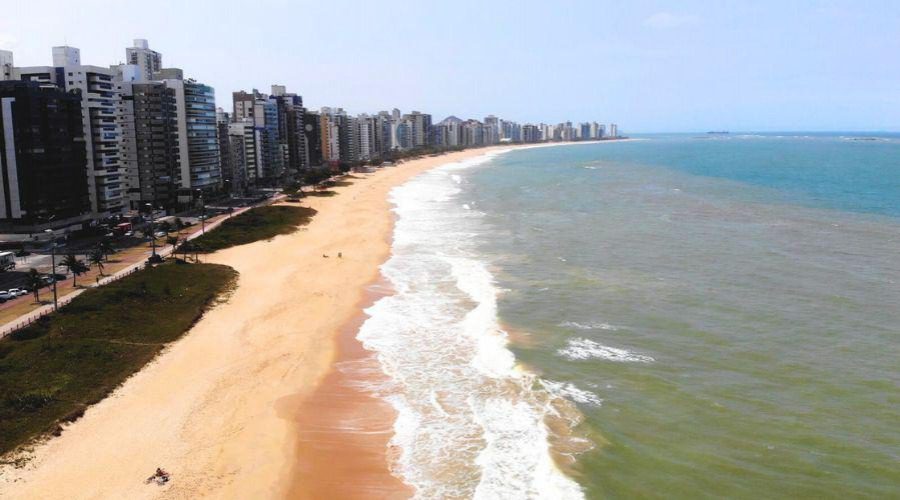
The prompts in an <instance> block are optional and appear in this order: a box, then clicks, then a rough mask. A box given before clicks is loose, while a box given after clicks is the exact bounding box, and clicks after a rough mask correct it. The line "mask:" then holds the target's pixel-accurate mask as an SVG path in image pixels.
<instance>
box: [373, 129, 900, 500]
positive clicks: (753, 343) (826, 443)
mask: <svg viewBox="0 0 900 500" xmlns="http://www.w3.org/2000/svg"><path fill="white" fill-rule="evenodd" d="M392 198H393V202H394V204H395V206H396V213H397V216H398V222H397V225H396V228H395V234H394V237H395V241H394V252H393V256H392V258H391V259H390V260H389V261H388V262H387V263H386V264H385V266H384V267H383V273H384V275H385V277H386V279H387V280H388V281H389V282H390V283H391V284H392V285H393V287H394V289H395V291H396V294H394V295H392V296H389V297H386V298H383V299H381V300H379V301H378V302H377V303H375V304H374V305H373V306H372V307H371V308H370V309H369V311H368V313H369V314H370V316H371V317H370V318H369V320H368V321H366V323H365V324H364V325H363V327H362V328H361V330H360V333H359V338H360V339H361V340H362V341H363V343H364V345H366V346H367V347H368V348H369V349H371V350H373V351H374V352H375V353H376V355H377V357H378V360H379V362H380V364H381V366H382V368H383V369H384V371H385V372H386V373H387V374H388V375H389V378H390V379H391V383H390V384H389V385H388V386H386V387H382V388H379V389H378V391H379V393H380V395H381V396H382V397H384V398H386V399H387V400H389V401H390V402H391V403H392V404H393V405H394V407H395V408H396V409H397V410H398V415H399V417H398V419H397V422H396V425H395V429H396V436H395V438H394V440H393V443H392V444H393V445H395V446H396V447H397V449H398V450H399V451H400V455H399V457H400V458H399V459H398V463H397V464H395V471H396V473H397V474H398V475H400V476H401V477H402V478H403V479H404V480H406V481H407V482H408V483H410V484H412V485H413V486H415V487H416V490H417V495H418V497H419V498H583V497H586V498H635V497H637V498H653V497H666V498H671V497H675V498H719V497H731V498H888V497H895V498H896V497H900V138H898V137H892V136H880V137H879V138H878V139H877V140H868V139H867V140H859V138H855V137H852V136H849V135H846V136H842V135H838V134H835V135H813V134H811V135H783V136H777V135H759V136H757V135H740V136H738V135H732V136H699V137H692V136H652V137H648V138H646V139H644V140H638V141H633V142H620V143H600V144H579V145H572V146H559V147H547V148H534V149H525V150H515V151H509V152H505V153H501V154H495V155H492V156H489V157H482V158H478V159H475V160H469V161H466V162H461V163H458V164H450V165H447V166H445V167H442V168H439V169H436V170H433V171H431V172H427V173H425V174H423V175H421V176H419V177H417V178H415V179H413V180H412V181H410V182H409V183H407V184H405V185H403V186H401V187H399V188H396V189H395V190H394V192H393V193H392Z"/></svg>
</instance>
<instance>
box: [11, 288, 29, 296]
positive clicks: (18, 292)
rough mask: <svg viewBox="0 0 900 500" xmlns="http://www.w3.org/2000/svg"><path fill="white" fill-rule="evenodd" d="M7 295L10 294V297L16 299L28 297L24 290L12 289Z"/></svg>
mask: <svg viewBox="0 0 900 500" xmlns="http://www.w3.org/2000/svg"><path fill="white" fill-rule="evenodd" d="M7 293H9V294H10V295H13V296H15V297H21V296H22V295H28V291H27V290H23V289H21V288H10V289H9V291H8V292H7Z"/></svg>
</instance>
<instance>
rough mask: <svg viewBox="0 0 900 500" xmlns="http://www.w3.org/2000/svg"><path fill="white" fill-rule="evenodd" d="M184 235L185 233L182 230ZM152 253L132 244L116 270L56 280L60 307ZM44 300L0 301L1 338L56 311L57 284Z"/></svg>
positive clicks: (164, 252)
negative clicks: (73, 281)
mask: <svg viewBox="0 0 900 500" xmlns="http://www.w3.org/2000/svg"><path fill="white" fill-rule="evenodd" d="M282 198H283V195H279V196H276V197H274V198H271V199H268V200H265V201H263V202H260V203H259V204H256V205H251V206H249V207H243V208H239V209H237V210H235V211H234V213H232V214H221V215H217V216H216V217H214V218H212V219H209V220H207V221H206V231H212V230H214V229H215V228H217V227H219V225H221V224H222V222H224V221H225V220H226V219H228V218H229V217H234V216H236V215H240V214H242V213H244V212H246V211H247V210H250V209H252V208H255V207H259V206H263V205H267V204H271V203H275V202H277V201H279V200H281V199H282ZM190 229H191V230H193V232H191V233H189V234H188V235H187V237H186V239H187V240H193V239H194V238H198V237H200V236H201V235H202V234H203V232H204V230H203V227H202V223H201V224H200V227H197V226H193V227H191V228H190ZM179 234H181V235H183V233H179ZM174 250H175V249H174V248H173V247H172V245H166V244H163V245H159V246H157V247H156V253H157V254H159V255H160V256H161V257H168V256H169V255H171V254H172V252H173V251H174ZM151 255H152V249H151V248H150V245H149V243H148V244H147V246H146V247H144V246H139V247H131V248H126V249H124V250H122V251H121V252H116V253H114V254H112V255H110V256H109V260H108V262H107V263H105V265H104V271H107V272H108V271H110V270H112V273H110V274H105V275H104V276H103V277H101V278H100V279H99V280H98V279H97V278H98V277H99V270H97V268H95V267H92V268H91V269H90V271H88V272H87V273H84V274H82V275H81V276H79V277H78V278H77V282H78V288H75V287H73V286H72V280H71V279H66V280H62V281H59V282H57V283H56V292H57V303H58V304H59V307H63V306H64V305H66V304H68V303H69V302H71V301H72V299H74V298H75V297H77V296H78V295H79V294H81V293H82V292H84V290H86V289H87V288H90V287H97V286H103V285H106V284H109V283H112V282H114V281H117V280H119V279H121V278H123V277H125V276H127V275H129V274H131V273H133V272H135V271H137V270H139V269H141V268H143V267H144V264H145V262H146V261H147V259H148V258H150V256H151ZM40 295H41V303H36V302H34V296H33V295H32V294H28V295H25V296H22V297H19V298H17V299H13V300H10V301H7V302H6V303H4V304H2V305H0V322H2V324H0V338H3V337H5V336H7V335H9V334H10V333H12V332H14V331H16V330H18V329H20V328H23V327H25V326H27V325H29V324H30V323H33V322H34V321H36V320H37V319H39V318H41V317H42V316H46V315H47V314H50V313H52V312H53V288H52V286H50V287H46V288H42V289H41V293H40Z"/></svg>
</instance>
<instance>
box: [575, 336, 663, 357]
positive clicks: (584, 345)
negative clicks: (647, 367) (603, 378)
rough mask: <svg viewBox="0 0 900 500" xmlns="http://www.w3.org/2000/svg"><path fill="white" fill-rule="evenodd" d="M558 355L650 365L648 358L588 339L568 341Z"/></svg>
mask: <svg viewBox="0 0 900 500" xmlns="http://www.w3.org/2000/svg"><path fill="white" fill-rule="evenodd" d="M558 352H559V354H560V355H561V356H564V357H566V358H568V359H571V360H585V359H605V360H608V361H622V362H638V363H651V362H653V361H654V359H653V358H651V357H650V356H645V355H643V354H635V353H633V352H631V351H629V350H626V349H619V348H616V347H608V346H605V345H601V344H598V343H597V342H594V341H593V340H590V339H581V338H576V339H569V342H568V345H567V346H566V347H565V348H564V349H560V350H559V351H558Z"/></svg>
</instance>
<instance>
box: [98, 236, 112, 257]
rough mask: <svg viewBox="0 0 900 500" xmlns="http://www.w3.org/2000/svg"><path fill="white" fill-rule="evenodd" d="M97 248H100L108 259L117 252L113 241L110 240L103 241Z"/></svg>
mask: <svg viewBox="0 0 900 500" xmlns="http://www.w3.org/2000/svg"><path fill="white" fill-rule="evenodd" d="M97 250H100V252H102V254H103V256H104V257H106V258H107V259H108V258H109V256H110V254H112V253H113V252H115V249H114V248H113V246H112V242H110V241H109V240H103V241H101V242H100V244H99V245H98V246H97Z"/></svg>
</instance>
